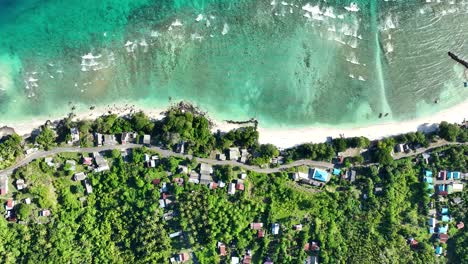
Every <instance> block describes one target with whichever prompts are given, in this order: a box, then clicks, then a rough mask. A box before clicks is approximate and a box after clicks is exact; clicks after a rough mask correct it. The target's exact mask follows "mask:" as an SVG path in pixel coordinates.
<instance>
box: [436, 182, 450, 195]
mask: <svg viewBox="0 0 468 264" xmlns="http://www.w3.org/2000/svg"><path fill="white" fill-rule="evenodd" d="M437 193H438V194H439V195H447V194H448V191H447V186H446V185H445V184H441V185H439V186H438V188H437Z"/></svg>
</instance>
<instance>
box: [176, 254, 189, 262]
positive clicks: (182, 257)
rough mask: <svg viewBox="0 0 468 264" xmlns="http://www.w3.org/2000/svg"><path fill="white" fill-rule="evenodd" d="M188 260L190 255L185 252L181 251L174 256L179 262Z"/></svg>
mask: <svg viewBox="0 0 468 264" xmlns="http://www.w3.org/2000/svg"><path fill="white" fill-rule="evenodd" d="M189 260H190V255H189V254H188V253H187V252H184V253H181V254H179V255H177V256H176V261H178V262H179V263H184V262H187V261H189Z"/></svg>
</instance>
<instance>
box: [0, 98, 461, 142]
mask: <svg viewBox="0 0 468 264" xmlns="http://www.w3.org/2000/svg"><path fill="white" fill-rule="evenodd" d="M140 110H141V111H143V112H145V113H146V114H147V115H148V116H149V117H150V118H152V119H161V118H163V112H164V111H166V110H167V109H166V108H160V109H154V108H152V109H146V108H139V107H137V106H133V105H129V104H122V105H117V104H114V105H112V106H111V105H109V106H103V107H96V108H94V109H93V110H90V109H89V108H87V109H86V110H85V109H83V107H81V108H77V109H76V110H75V113H76V114H75V117H74V118H73V120H84V119H88V120H94V119H96V118H97V117H99V116H101V115H104V114H108V113H113V114H117V115H120V116H123V115H127V114H130V113H132V112H138V111H140ZM64 117H65V115H64V116H59V117H57V118H56V119H55V120H60V119H62V118H64ZM47 120H48V119H47V118H34V119H31V120H24V121H20V122H14V123H8V122H7V123H3V122H0V127H3V126H8V127H12V128H14V129H15V132H16V133H17V134H19V135H28V134H30V133H31V131H32V130H33V129H35V128H38V127H39V126H41V125H43V124H44V123H45V122H46V121H47ZM464 120H468V100H467V101H465V102H463V103H461V104H459V105H457V106H454V107H453V108H450V109H446V110H443V111H441V112H439V113H436V114H434V115H431V116H428V117H422V118H417V119H414V120H408V121H402V122H395V121H390V122H388V123H384V124H377V125H371V126H365V127H357V128H343V129H340V128H320V127H304V128H263V127H262V126H261V123H260V124H259V127H258V131H259V134H260V138H259V141H260V143H262V144H265V143H271V144H274V145H276V146H278V147H279V148H289V147H292V146H295V145H298V144H301V143H306V142H312V143H320V142H325V141H326V140H327V138H328V137H332V138H334V137H340V135H344V136H345V137H356V136H365V137H367V138H369V139H371V140H374V139H381V138H383V137H387V136H392V135H398V134H402V133H407V132H416V131H422V132H430V131H434V130H435V129H436V128H437V124H438V123H440V122H441V121H447V122H450V123H461V122H463V121H464ZM51 121H54V120H51ZM213 121H214V123H215V125H214V127H213V128H212V131H213V132H216V131H217V130H221V131H229V130H232V129H235V128H238V127H241V126H242V125H237V124H230V123H228V122H226V121H219V120H213Z"/></svg>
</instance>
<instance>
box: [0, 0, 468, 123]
mask: <svg viewBox="0 0 468 264" xmlns="http://www.w3.org/2000/svg"><path fill="white" fill-rule="evenodd" d="M447 51H452V52H454V53H455V54H458V55H459V56H460V57H464V58H466V59H467V60H468V1H466V0H458V1H457V0H451V1H435V0H434V1H432V2H427V1H409V0H407V1H377V0H367V1H364V0H360V1H347V0H346V1H345V0H336V1H326V2H325V1H299V0H289V1H279V0H268V1H264V0H257V1H254V0H172V1H168V0H157V1H150V0H99V1H96V0H80V1H77V0H68V1H59V0H41V1H39V0H16V1H13V0H0V123H2V122H1V121H4V122H9V121H12V120H20V121H21V120H23V119H24V120H30V119H31V118H34V117H38V118H39V117H41V118H43V117H48V118H53V117H54V116H59V115H63V114H66V113H68V112H70V110H71V105H78V108H77V110H78V111H81V110H85V109H88V108H89V107H90V106H96V105H97V106H99V105H108V104H114V103H116V102H117V103H119V104H121V103H130V104H136V105H137V106H139V107H154V108H162V107H165V106H167V105H168V104H169V98H170V99H171V100H172V101H177V100H188V101H191V102H193V103H195V104H197V105H198V106H200V107H201V108H202V109H205V110H207V111H208V112H209V113H210V115H211V116H213V117H215V118H216V119H235V120H242V119H247V118H251V117H255V118H257V119H259V120H260V123H261V125H263V126H266V127H277V126H282V127H285V126H286V127H301V126H310V125H321V126H359V125H363V124H375V123H379V122H386V121H389V120H405V119H410V118H414V117H417V116H425V115H430V114H433V113H435V112H437V111H440V110H442V109H445V108H448V107H450V106H453V105H455V104H457V103H460V102H462V101H464V100H466V99H467V98H468V89H467V88H464V87H463V81H465V80H466V78H468V76H467V75H468V72H465V71H464V69H463V67H462V66H460V65H457V64H456V63H454V62H453V61H452V60H450V59H449V57H448V56H447ZM435 101H438V103H437V104H436V103H435ZM380 113H382V114H383V117H382V118H379V115H380ZM386 113H388V115H387V116H386V117H385V116H384V115H385V114H386Z"/></svg>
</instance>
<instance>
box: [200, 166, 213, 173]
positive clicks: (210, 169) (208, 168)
mask: <svg viewBox="0 0 468 264" xmlns="http://www.w3.org/2000/svg"><path fill="white" fill-rule="evenodd" d="M212 173H213V167H212V166H211V165H209V164H206V163H201V164H200V174H212Z"/></svg>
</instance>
